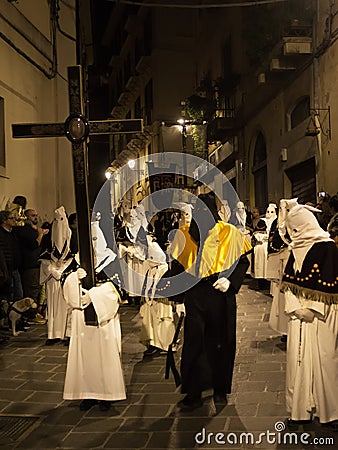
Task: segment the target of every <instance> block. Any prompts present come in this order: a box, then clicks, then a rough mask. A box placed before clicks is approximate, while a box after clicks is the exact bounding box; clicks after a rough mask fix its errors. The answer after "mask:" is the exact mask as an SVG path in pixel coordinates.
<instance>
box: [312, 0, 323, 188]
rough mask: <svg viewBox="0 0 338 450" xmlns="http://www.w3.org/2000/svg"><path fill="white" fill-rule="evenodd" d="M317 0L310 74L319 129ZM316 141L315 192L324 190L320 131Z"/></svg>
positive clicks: (315, 119)
mask: <svg viewBox="0 0 338 450" xmlns="http://www.w3.org/2000/svg"><path fill="white" fill-rule="evenodd" d="M319 19H320V17H319V0H317V1H316V18H315V23H314V24H313V42H314V49H313V52H314V55H315V57H314V59H313V64H312V74H313V75H312V76H313V102H314V105H313V106H314V108H315V115H314V122H315V126H316V127H317V128H318V129H321V126H320V120H319V111H318V113H317V110H318V109H319V108H320V104H319V68H318V57H317V56H316V53H317V48H318V42H317V41H318V24H319ZM316 143H317V153H316V171H317V192H319V191H322V190H325V189H324V184H323V183H324V167H325V164H324V160H323V149H322V137H321V133H319V134H318V135H317V136H316Z"/></svg>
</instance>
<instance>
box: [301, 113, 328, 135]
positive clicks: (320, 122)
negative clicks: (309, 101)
mask: <svg viewBox="0 0 338 450" xmlns="http://www.w3.org/2000/svg"><path fill="white" fill-rule="evenodd" d="M319 133H322V134H323V135H324V136H325V137H327V138H328V139H329V140H331V115H330V107H328V108H310V120H309V123H308V126H307V127H306V132H305V136H317V135H318V134H319Z"/></svg>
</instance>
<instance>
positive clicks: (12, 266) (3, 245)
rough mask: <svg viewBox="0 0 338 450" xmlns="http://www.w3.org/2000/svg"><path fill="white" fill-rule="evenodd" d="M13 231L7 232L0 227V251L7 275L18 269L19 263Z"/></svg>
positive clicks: (16, 241) (18, 251) (17, 248)
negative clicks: (0, 251)
mask: <svg viewBox="0 0 338 450" xmlns="http://www.w3.org/2000/svg"><path fill="white" fill-rule="evenodd" d="M13 230H14V229H13ZM13 230H12V231H7V230H5V228H4V227H3V226H1V225H0V250H2V253H3V257H4V259H5V262H6V266H7V270H8V272H9V273H12V272H13V270H16V269H18V268H19V267H20V263H21V254H20V245H19V242H18V240H17V238H16V235H15V233H14V231H13Z"/></svg>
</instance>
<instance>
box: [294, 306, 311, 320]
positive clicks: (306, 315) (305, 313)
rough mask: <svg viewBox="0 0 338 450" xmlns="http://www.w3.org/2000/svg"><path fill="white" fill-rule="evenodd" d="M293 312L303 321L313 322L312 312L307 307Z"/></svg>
mask: <svg viewBox="0 0 338 450" xmlns="http://www.w3.org/2000/svg"><path fill="white" fill-rule="evenodd" d="M294 314H295V316H296V317H297V319H299V320H304V322H313V319H314V318H315V315H314V313H313V312H312V311H311V309H308V308H305V309H297V310H296V311H295V313H294Z"/></svg>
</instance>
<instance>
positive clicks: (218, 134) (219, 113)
mask: <svg viewBox="0 0 338 450" xmlns="http://www.w3.org/2000/svg"><path fill="white" fill-rule="evenodd" d="M238 128H239V123H238V117H236V115H235V110H234V109H231V110H230V109H227V110H216V112H215V117H214V119H212V120H210V121H209V123H208V126H207V139H208V142H214V141H220V142H225V141H226V140H227V138H229V137H230V136H235V135H236V134H237V130H238Z"/></svg>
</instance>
